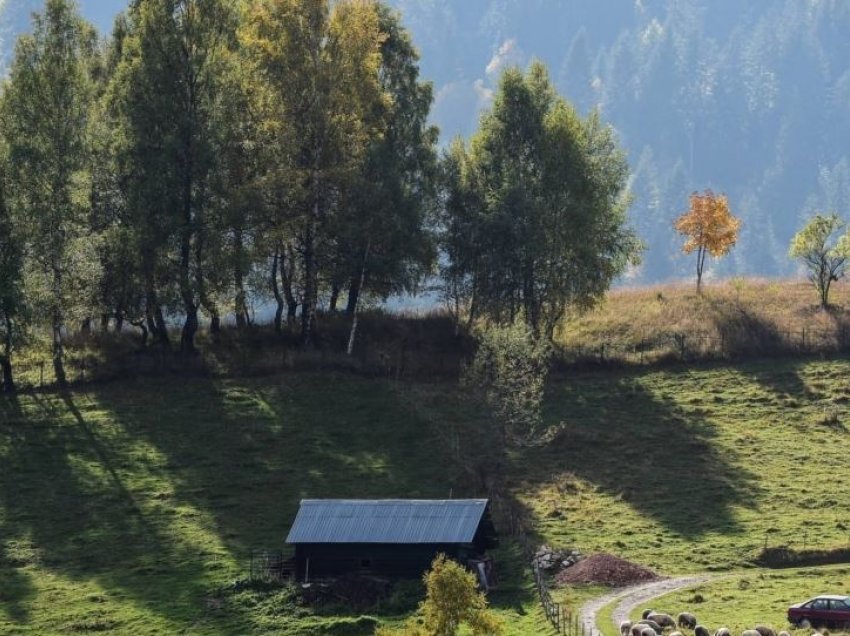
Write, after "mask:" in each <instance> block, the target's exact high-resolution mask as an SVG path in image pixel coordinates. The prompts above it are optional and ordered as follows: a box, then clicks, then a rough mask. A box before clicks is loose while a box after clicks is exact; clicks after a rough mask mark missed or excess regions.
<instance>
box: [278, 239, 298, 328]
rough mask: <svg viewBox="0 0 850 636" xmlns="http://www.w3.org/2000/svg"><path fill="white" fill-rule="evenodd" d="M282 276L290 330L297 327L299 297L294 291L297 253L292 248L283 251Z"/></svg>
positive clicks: (287, 322)
mask: <svg viewBox="0 0 850 636" xmlns="http://www.w3.org/2000/svg"><path fill="white" fill-rule="evenodd" d="M280 259H281V260H280V277H281V281H282V282H283V296H284V298H285V299H286V324H287V327H288V328H289V330H290V331H292V330H294V329H295V318H296V316H297V315H298V299H297V298H295V292H294V291H293V285H294V278H295V255H294V254H293V253H292V251H291V250H286V251H284V252H281V256H280Z"/></svg>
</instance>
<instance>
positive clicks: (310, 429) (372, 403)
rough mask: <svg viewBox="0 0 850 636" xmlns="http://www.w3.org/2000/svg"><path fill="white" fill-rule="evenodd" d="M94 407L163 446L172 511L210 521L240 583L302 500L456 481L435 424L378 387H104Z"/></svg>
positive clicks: (305, 381)
mask: <svg viewBox="0 0 850 636" xmlns="http://www.w3.org/2000/svg"><path fill="white" fill-rule="evenodd" d="M152 392H156V394H157V399H156V400H155V401H154V402H153V403H152V402H151V398H150V396H151V393H152ZM95 399H96V401H97V403H98V404H99V405H100V406H101V407H102V408H103V409H104V410H105V411H107V412H108V413H109V414H110V418H111V419H112V420H114V421H115V422H116V423H117V425H118V426H119V427H120V428H121V430H122V433H123V434H124V435H125V436H126V437H127V438H128V439H132V440H139V441H144V442H146V443H147V444H148V445H150V447H151V448H153V449H156V452H157V453H158V454H159V455H160V456H161V457H160V466H159V470H160V471H161V472H162V473H165V474H167V475H168V479H169V481H170V484H171V487H172V491H171V493H170V496H169V499H168V501H167V502H165V503H167V505H168V506H169V507H176V508H179V509H185V508H189V509H193V510H197V511H200V512H202V513H203V514H204V515H206V516H208V517H209V520H210V527H211V530H212V531H213V532H214V533H215V537H216V538H217V540H218V541H219V542H220V545H221V546H222V548H223V551H224V552H225V553H226V555H227V556H228V557H229V558H231V559H232V560H235V561H236V562H237V564H238V567H239V568H240V570H241V571H240V572H237V573H236V576H245V575H246V574H247V571H248V558H249V555H250V551H251V550H252V549H260V548H268V549H283V548H284V539H285V537H286V533H287V532H288V529H289V526H290V524H291V522H292V520H293V519H294V517H295V513H296V511H297V508H298V503H299V501H300V499H302V498H321V497H327V498H382V497H399V498H405V497H413V498H416V497H420V498H428V497H446V496H448V494H449V492H450V488H451V486H452V483H453V481H452V469H451V467H450V466H448V465H446V464H445V463H444V462H443V461H442V460H441V452H440V449H439V448H438V443H437V440H436V439H433V438H432V437H431V436H430V435H429V433H428V427H427V426H425V425H424V423H423V422H422V421H421V420H419V419H418V418H416V417H415V416H411V413H410V410H409V407H408V405H406V404H405V403H404V402H403V401H402V398H400V397H399V396H398V395H397V392H396V391H394V390H393V389H392V388H391V385H390V384H389V383H385V382H381V381H368V380H362V379H356V378H351V377H348V376H339V377H328V376H327V375H325V376H318V375H316V376H312V375H309V374H299V375H293V376H285V377H275V378H263V379H258V380H251V381H245V382H240V381H207V380H192V381H191V382H190V383H188V384H184V385H182V386H176V387H175V386H172V385H169V384H167V383H155V384H153V385H152V383H146V384H143V385H139V386H124V387H121V389H120V390H119V389H118V388H117V387H105V388H104V389H103V390H102V391H99V392H98V393H97V395H96V396H95ZM461 495H462V493H457V492H456V496H461ZM166 567H167V565H166ZM231 578H232V575H231ZM222 618H223V619H226V620H228V624H229V625H232V624H233V617H222ZM246 620H248V619H247V618H246ZM248 627H249V623H243V624H241V625H239V629H240V630H242V631H244V630H246V629H248Z"/></svg>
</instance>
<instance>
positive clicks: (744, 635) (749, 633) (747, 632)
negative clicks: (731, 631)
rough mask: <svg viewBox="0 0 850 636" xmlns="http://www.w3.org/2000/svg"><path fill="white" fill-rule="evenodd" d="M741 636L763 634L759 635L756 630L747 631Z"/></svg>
mask: <svg viewBox="0 0 850 636" xmlns="http://www.w3.org/2000/svg"><path fill="white" fill-rule="evenodd" d="M741 636H761V634H759V633H758V632H757V631H756V630H754V629H748V630H745V631H744V632H743V633H742V634H741Z"/></svg>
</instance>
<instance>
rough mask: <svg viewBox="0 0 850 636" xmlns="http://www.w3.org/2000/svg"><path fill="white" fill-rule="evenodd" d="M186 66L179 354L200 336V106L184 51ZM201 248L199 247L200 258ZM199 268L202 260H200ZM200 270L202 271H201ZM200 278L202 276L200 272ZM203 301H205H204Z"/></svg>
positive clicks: (186, 54)
mask: <svg viewBox="0 0 850 636" xmlns="http://www.w3.org/2000/svg"><path fill="white" fill-rule="evenodd" d="M184 55H185V58H184V60H183V62H184V63H185V64H186V67H187V69H188V71H189V77H188V82H187V84H188V86H187V88H188V96H187V99H186V105H187V110H186V115H187V121H186V128H185V129H184V130H183V139H182V141H183V148H182V150H183V156H182V160H183V165H182V166H181V168H182V169H183V174H182V177H183V192H182V198H183V201H182V203H183V219H182V221H183V227H182V228H181V229H180V276H179V285H180V298H181V300H182V301H183V310H184V311H185V312H186V319H185V322H184V323H183V332H182V333H181V335H180V350H181V351H182V352H183V353H194V352H195V334H196V333H197V332H198V305H197V304H196V303H195V294H194V291H193V290H192V283H191V261H192V239H193V237H194V235H195V220H196V219H195V209H194V208H195V206H194V200H193V190H194V185H195V118H196V114H197V113H196V109H197V106H198V102H197V96H196V94H195V79H196V78H195V75H194V72H193V68H192V60H191V59H190V57H189V56H190V55H191V53H190V52H189V51H188V50H184ZM200 249H201V247H200V246H198V254H200ZM198 263H199V265H200V259H199V260H198ZM199 269H200V267H199ZM198 276H199V277H201V276H202V274H201V273H200V272H199V273H198ZM201 300H202V301H203V299H201Z"/></svg>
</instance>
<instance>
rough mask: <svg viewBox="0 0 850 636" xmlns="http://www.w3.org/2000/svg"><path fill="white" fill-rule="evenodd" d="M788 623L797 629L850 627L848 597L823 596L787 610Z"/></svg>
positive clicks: (849, 600) (849, 598)
mask: <svg viewBox="0 0 850 636" xmlns="http://www.w3.org/2000/svg"><path fill="white" fill-rule="evenodd" d="M788 622H789V623H791V624H792V625H797V626H798V627H803V628H806V629H807V628H809V627H821V626H824V627H845V626H847V625H850V596H840V595H837V594H824V595H823V596H817V597H815V598H813V599H811V600H808V601H806V602H805V603H797V604H796V605H792V606H791V607H789V608H788Z"/></svg>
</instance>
